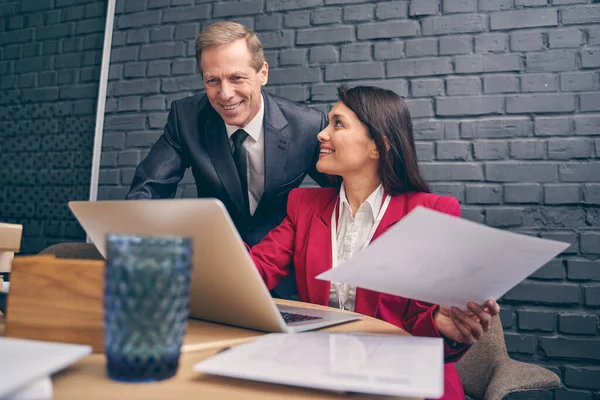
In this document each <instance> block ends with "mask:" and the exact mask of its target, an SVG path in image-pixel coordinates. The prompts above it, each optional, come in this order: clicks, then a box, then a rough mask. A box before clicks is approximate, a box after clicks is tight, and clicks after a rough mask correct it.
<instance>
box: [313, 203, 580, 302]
mask: <svg viewBox="0 0 600 400" xmlns="http://www.w3.org/2000/svg"><path fill="white" fill-rule="evenodd" d="M567 247H569V244H568V243H563V242H558V241H555V240H546V239H539V238H536V237H532V236H527V235H523V234H517V233H514V232H509V231H506V230H501V229H496V228H490V227H487V226H485V225H482V224H478V223H475V222H472V221H469V220H466V219H463V218H457V217H453V216H450V215H448V214H444V213H441V212H438V211H434V210H431V209H427V208H424V207H417V208H415V209H414V210H413V211H411V212H410V213H409V214H408V215H407V216H406V217H404V218H403V219H402V220H400V221H399V222H398V223H397V224H396V225H394V226H393V227H392V228H390V229H389V230H388V231H386V232H385V233H384V234H383V235H381V236H380V237H379V238H377V239H376V240H375V241H373V243H371V244H370V245H369V246H368V247H366V248H365V249H364V250H362V251H361V252H359V253H356V254H355V255H354V256H353V257H352V258H351V259H350V260H348V261H346V262H345V263H344V264H342V265H339V266H338V267H336V268H333V269H330V270H328V271H326V272H324V273H322V274H320V275H318V276H317V279H322V280H327V281H334V282H343V283H347V284H350V285H355V286H357V287H361V288H365V289H370V290H374V291H378V292H383V293H388V294H393V295H398V296H402V297H405V298H409V299H414V300H419V301H423V302H428V303H433V304H440V305H443V306H457V307H461V308H465V307H466V304H467V302H468V301H471V300H472V301H475V302H478V303H483V302H484V301H485V300H487V299H494V300H497V299H499V298H500V297H502V296H503V295H504V294H505V293H506V292H508V291H509V290H510V289H511V288H513V287H514V286H516V285H517V284H518V283H519V282H521V281H522V280H523V279H525V278H526V277H528V276H529V275H531V274H532V273H533V272H535V271H536V270H538V269H539V268H540V267H542V266H543V265H544V264H546V263H547V262H548V261H550V260H552V259H553V258H554V257H555V256H556V255H558V254H560V253H561V252H562V251H564V250H565V249H566V248H567Z"/></svg>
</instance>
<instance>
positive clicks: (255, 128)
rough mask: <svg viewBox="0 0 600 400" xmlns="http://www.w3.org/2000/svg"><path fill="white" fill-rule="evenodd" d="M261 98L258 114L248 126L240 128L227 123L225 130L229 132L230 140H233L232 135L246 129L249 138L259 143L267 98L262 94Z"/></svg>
mask: <svg viewBox="0 0 600 400" xmlns="http://www.w3.org/2000/svg"><path fill="white" fill-rule="evenodd" d="M260 98H261V99H260V100H261V101H260V109H259V110H258V114H256V115H255V116H254V118H252V121H250V122H249V123H248V125H246V126H245V127H244V128H240V127H239V126H235V125H228V124H227V123H225V129H226V130H227V137H228V138H231V135H233V134H234V133H235V132H236V131H237V130H238V129H244V131H246V133H247V134H248V136H250V137H251V138H252V139H254V141H255V142H258V139H260V135H261V133H262V130H263V129H262V128H263V121H264V116H265V98H264V97H263V95H262V93H261V95H260Z"/></svg>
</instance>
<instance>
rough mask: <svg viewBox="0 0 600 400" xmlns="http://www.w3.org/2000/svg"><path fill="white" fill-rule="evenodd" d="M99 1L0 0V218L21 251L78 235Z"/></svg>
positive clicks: (100, 33) (100, 23)
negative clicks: (12, 227)
mask: <svg viewBox="0 0 600 400" xmlns="http://www.w3.org/2000/svg"><path fill="white" fill-rule="evenodd" d="M105 14H106V0H19V1H6V0H1V1H0V221H8V222H15V223H20V224H23V226H24V230H23V241H22V247H21V250H22V253H25V254H28V253H37V252H39V251H40V250H42V249H43V248H44V247H45V246H48V245H50V244H52V243H55V242H62V241H69V240H70V241H73V240H85V234H84V232H83V230H82V229H81V228H80V227H79V225H78V224H77V222H76V221H75V219H74V218H73V217H72V216H71V213H70V211H69V210H68V208H67V201H69V200H85V199H87V198H89V184H90V171H91V160H92V148H93V141H94V125H95V114H96V96H97V93H98V79H99V76H100V63H101V56H102V42H103V39H104V24H105Z"/></svg>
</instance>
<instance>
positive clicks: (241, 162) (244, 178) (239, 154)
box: [231, 129, 250, 215]
mask: <svg viewBox="0 0 600 400" xmlns="http://www.w3.org/2000/svg"><path fill="white" fill-rule="evenodd" d="M247 137H248V134H247V133H246V131H244V130H243V129H238V130H237V131H235V132H234V133H233V135H231V140H233V161H234V162H235V168H236V169H237V172H238V176H239V178H240V183H241V184H242V195H243V197H244V210H245V211H246V214H247V215H250V205H249V201H248V168H247V166H246V150H245V149H244V147H243V146H242V145H243V144H244V141H245V140H246V138H247Z"/></svg>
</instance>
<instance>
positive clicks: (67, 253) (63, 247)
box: [39, 242, 104, 260]
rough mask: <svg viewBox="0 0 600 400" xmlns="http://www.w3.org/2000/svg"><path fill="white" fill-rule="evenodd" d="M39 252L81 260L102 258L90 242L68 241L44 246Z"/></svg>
mask: <svg viewBox="0 0 600 400" xmlns="http://www.w3.org/2000/svg"><path fill="white" fill-rule="evenodd" d="M39 254H54V255H55V256H56V258H79V259H82V260H104V257H102V254H100V252H99V251H98V249H96V246H94V245H93V244H92V243H84V242H69V243H58V244H53V245H52V246H48V247H46V248H45V249H44V250H42V251H41V252H40V253H39Z"/></svg>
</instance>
